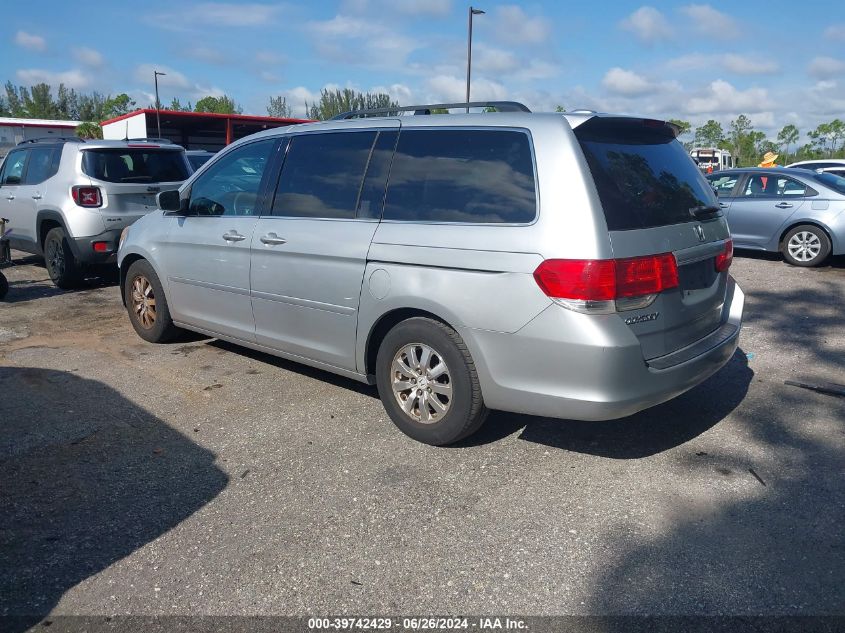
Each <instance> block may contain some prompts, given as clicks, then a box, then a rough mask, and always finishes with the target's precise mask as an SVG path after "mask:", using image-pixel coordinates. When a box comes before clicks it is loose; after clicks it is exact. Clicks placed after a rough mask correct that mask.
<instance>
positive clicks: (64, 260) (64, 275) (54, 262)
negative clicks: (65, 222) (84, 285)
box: [44, 226, 82, 290]
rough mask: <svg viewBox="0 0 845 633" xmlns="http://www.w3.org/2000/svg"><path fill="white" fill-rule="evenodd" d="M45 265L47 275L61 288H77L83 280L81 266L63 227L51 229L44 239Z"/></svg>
mask: <svg viewBox="0 0 845 633" xmlns="http://www.w3.org/2000/svg"><path fill="white" fill-rule="evenodd" d="M44 263H45V264H46V266H47V274H48V275H50V279H51V280H52V281H53V283H54V284H56V286H57V287H59V288H62V289H65V290H69V289H71V288H75V287H76V286H77V285H78V284H79V282H80V280H81V279H82V270H81V266H80V265H79V262H78V261H76V258H75V257H74V256H73V251H72V250H71V248H70V242H69V241H68V237H67V234H66V233H65V230H64V229H63V228H61V227H58V226H57V227H56V228H54V229H50V231H49V232H48V233H47V237H46V238H44Z"/></svg>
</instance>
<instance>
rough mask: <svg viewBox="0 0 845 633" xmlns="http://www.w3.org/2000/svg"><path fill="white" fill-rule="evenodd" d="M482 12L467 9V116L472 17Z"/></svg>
mask: <svg viewBox="0 0 845 633" xmlns="http://www.w3.org/2000/svg"><path fill="white" fill-rule="evenodd" d="M483 13H484V11H482V10H481V9H476V8H475V7H472V6H470V8H469V33H468V34H467V114H469V78H470V74H471V73H472V16H474V15H482V14H483Z"/></svg>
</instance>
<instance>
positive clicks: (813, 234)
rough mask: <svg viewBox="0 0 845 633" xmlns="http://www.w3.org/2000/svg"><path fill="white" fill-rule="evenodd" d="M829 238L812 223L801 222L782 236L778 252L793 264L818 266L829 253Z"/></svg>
mask: <svg viewBox="0 0 845 633" xmlns="http://www.w3.org/2000/svg"><path fill="white" fill-rule="evenodd" d="M830 250H831V246H830V238H828V236H827V233H825V232H824V231H823V230H822V229H820V228H819V227H817V226H815V225H813V224H802V225H800V226H796V227H795V228H794V229H792V230H790V231H789V233H787V234H786V235H785V236H784V238H783V243H782V244H781V245H780V252H781V253H782V254H783V258H784V259H785V260H786V261H787V262H788V263H790V264H792V265H793V266H805V267H808V266H820V265H821V264H822V263H824V260H826V259H827V256H828V255H830Z"/></svg>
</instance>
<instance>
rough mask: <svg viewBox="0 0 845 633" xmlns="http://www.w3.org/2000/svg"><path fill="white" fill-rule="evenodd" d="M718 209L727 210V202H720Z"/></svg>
mask: <svg viewBox="0 0 845 633" xmlns="http://www.w3.org/2000/svg"><path fill="white" fill-rule="evenodd" d="M719 208H721V209H727V208H728V203H727V202H720V203H719Z"/></svg>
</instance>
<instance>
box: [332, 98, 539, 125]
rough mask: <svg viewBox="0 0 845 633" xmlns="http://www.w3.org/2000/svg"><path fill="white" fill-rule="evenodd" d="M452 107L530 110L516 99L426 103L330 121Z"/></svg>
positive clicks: (351, 113)
mask: <svg viewBox="0 0 845 633" xmlns="http://www.w3.org/2000/svg"><path fill="white" fill-rule="evenodd" d="M453 108H465V109H467V110H469V109H470V108H495V109H496V110H497V111H498V112H531V110H529V109H528V106H526V105H525V104H523V103H519V102H518V101H472V102H470V103H431V104H427V105H414V106H397V107H395V108H376V109H372V110H350V111H349V112H343V113H341V114H338V115H337V116H333V117H332V119H331V120H332V121H343V120H346V119H355V118H358V117H362V118H363V117H368V116H396V115H398V113H400V112H413V113H414V114H431V111H432V110H450V109H453Z"/></svg>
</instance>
